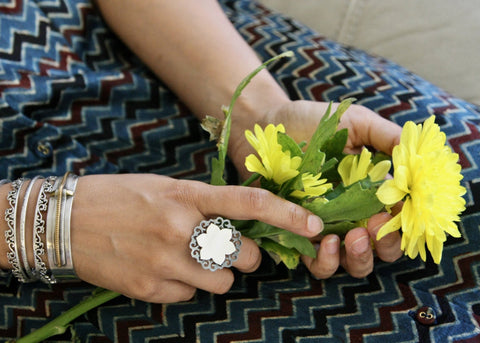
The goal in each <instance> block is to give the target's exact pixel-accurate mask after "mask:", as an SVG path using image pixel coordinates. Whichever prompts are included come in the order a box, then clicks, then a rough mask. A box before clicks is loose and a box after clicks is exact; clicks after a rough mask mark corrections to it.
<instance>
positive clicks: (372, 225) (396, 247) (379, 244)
mask: <svg viewBox="0 0 480 343" xmlns="http://www.w3.org/2000/svg"><path fill="white" fill-rule="evenodd" d="M390 219H392V216H391V215H390V214H388V213H385V212H384V213H379V214H376V215H374V216H372V217H371V218H370V220H369V221H368V225H367V229H368V232H369V234H370V237H371V238H372V240H373V242H374V244H375V251H376V253H377V256H378V257H379V258H380V259H381V260H383V261H385V262H393V261H396V260H397V259H399V258H400V257H401V256H402V255H403V252H402V250H401V249H400V245H401V240H402V239H401V237H400V234H399V233H398V231H395V232H392V233H389V234H388V235H386V236H385V237H383V238H382V239H381V240H377V238H376V237H377V234H378V231H379V230H380V229H381V228H382V226H383V225H384V224H385V223H386V222H388V221H389V220H390Z"/></svg>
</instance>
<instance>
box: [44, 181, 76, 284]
mask: <svg viewBox="0 0 480 343" xmlns="http://www.w3.org/2000/svg"><path fill="white" fill-rule="evenodd" d="M77 180H78V176H76V175H74V174H71V173H66V174H65V175H64V177H63V178H62V179H58V180H57V181H56V182H55V185H54V190H53V191H52V193H51V194H52V196H51V197H50V199H49V202H48V212H47V255H48V263H49V266H50V270H51V272H52V275H53V277H54V278H55V279H59V280H60V279H75V278H77V276H76V274H75V270H74V267H73V259H72V247H71V241H70V221H71V214H72V203H73V198H74V194H75V189H76V186H77Z"/></svg>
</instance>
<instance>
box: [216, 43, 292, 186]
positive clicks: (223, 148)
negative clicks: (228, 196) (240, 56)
mask: <svg viewBox="0 0 480 343" xmlns="http://www.w3.org/2000/svg"><path fill="white" fill-rule="evenodd" d="M293 55H294V54H293V52H292V51H286V52H284V53H281V54H280V55H277V56H274V57H272V58H270V59H269V60H268V61H266V62H264V63H262V64H261V65H260V66H259V67H257V69H255V70H254V71H252V72H251V73H250V74H248V75H247V76H246V77H245V78H244V79H243V80H242V81H241V82H240V83H239V85H238V86H237V88H236V89H235V92H234V93H233V95H232V99H231V101H230V105H229V106H228V107H227V108H226V109H223V111H224V113H225V120H224V123H223V128H222V132H221V134H220V137H219V139H218V144H217V146H218V164H217V163H216V166H215V168H218V169H219V171H220V173H218V174H217V173H212V180H211V182H210V183H211V184H212V185H224V184H225V180H224V179H223V172H224V170H225V159H226V156H227V147H228V141H229V139H230V128H231V126H232V111H233V105H235V102H236V101H237V98H238V97H239V96H240V94H242V91H243V89H244V88H245V87H246V86H247V85H248V84H249V82H250V81H251V80H252V79H253V78H254V77H255V75H257V74H258V73H259V72H260V71H262V69H264V68H266V67H267V66H268V64H270V63H272V62H273V61H276V60H278V59H280V58H283V57H292V56H293Z"/></svg>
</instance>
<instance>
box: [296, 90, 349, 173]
mask: <svg viewBox="0 0 480 343" xmlns="http://www.w3.org/2000/svg"><path fill="white" fill-rule="evenodd" d="M353 101H354V99H353V98H348V99H346V100H343V101H342V102H341V103H340V104H339V105H338V107H337V109H336V111H335V112H334V113H333V114H332V115H330V112H331V107H332V103H330V104H329V105H328V108H327V111H326V112H325V114H324V115H323V117H322V119H321V120H320V122H319V124H318V126H317V129H316V130H315V133H314V134H313V136H312V138H311V140H310V143H309V145H308V147H307V150H306V151H305V155H304V158H303V161H302V164H301V165H300V172H302V173H304V172H309V173H312V174H314V175H315V174H317V173H318V172H319V170H320V168H319V167H318V165H317V164H316V163H315V159H316V155H317V154H318V153H319V151H321V149H322V148H323V146H324V144H325V143H326V142H327V141H328V140H330V139H331V138H332V137H333V136H334V135H335V132H336V131H337V127H338V123H339V122H340V118H341V116H342V115H343V113H344V112H345V111H346V110H347V109H348V107H349V106H350V105H351V104H352V102H353ZM320 167H321V166H320ZM315 168H317V169H315Z"/></svg>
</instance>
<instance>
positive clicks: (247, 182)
mask: <svg viewBox="0 0 480 343" xmlns="http://www.w3.org/2000/svg"><path fill="white" fill-rule="evenodd" d="M260 176H261V175H260V174H259V173H254V174H253V175H252V176H250V177H249V178H248V179H246V180H245V181H243V183H242V186H250V185H251V184H252V183H253V182H254V181H256V180H258V178H259V177H260Z"/></svg>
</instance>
